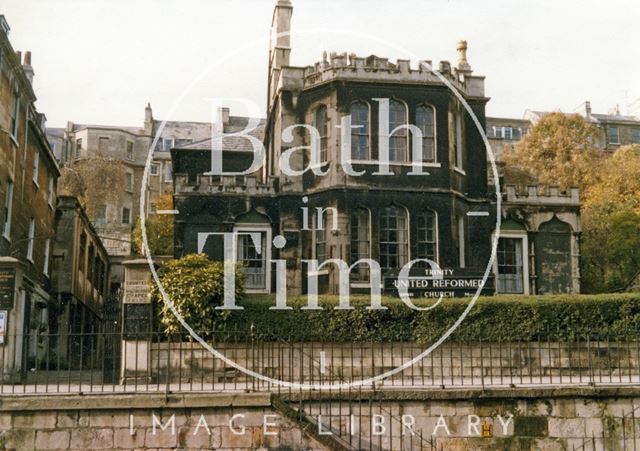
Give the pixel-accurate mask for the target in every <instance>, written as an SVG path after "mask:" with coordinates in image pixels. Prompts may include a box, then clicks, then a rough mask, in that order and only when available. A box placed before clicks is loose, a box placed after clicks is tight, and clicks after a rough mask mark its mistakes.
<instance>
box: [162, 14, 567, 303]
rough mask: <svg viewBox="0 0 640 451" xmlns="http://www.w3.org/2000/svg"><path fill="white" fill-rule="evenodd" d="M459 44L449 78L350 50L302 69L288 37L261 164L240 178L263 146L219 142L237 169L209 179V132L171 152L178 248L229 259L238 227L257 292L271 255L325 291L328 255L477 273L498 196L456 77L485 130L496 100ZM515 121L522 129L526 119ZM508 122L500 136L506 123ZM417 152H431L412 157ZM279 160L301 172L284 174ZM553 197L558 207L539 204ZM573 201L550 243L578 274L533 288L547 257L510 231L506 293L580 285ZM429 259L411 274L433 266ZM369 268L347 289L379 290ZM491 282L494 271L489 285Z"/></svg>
mask: <svg viewBox="0 0 640 451" xmlns="http://www.w3.org/2000/svg"><path fill="white" fill-rule="evenodd" d="M291 16H292V7H291V4H290V3H289V2H278V4H277V5H276V8H275V11H274V15H273V23H272V28H273V30H274V31H275V32H278V33H285V32H287V31H289V30H290V22H291ZM457 50H458V57H459V60H458V63H457V65H455V66H453V65H452V64H451V63H449V62H447V61H442V62H440V63H439V64H438V65H437V69H438V72H439V73H440V74H441V75H440V76H437V75H436V74H435V73H434V72H432V71H430V70H429V67H430V66H431V62H430V61H427V62H424V63H421V64H419V65H415V64H414V65H412V64H411V62H410V61H406V60H398V61H396V62H390V61H389V60H388V59H386V58H381V57H377V56H375V55H371V56H369V57H358V56H356V55H353V54H352V55H347V54H346V53H344V54H338V53H331V54H327V53H325V54H324V55H323V58H322V60H321V61H319V62H317V63H315V64H314V65H310V66H306V67H293V66H291V65H290V62H289V57H290V52H291V42H290V36H288V35H284V34H283V35H280V36H279V37H278V38H276V39H275V40H274V42H273V46H272V48H271V52H270V56H269V58H270V59H269V80H268V92H267V97H268V112H267V119H266V120H265V121H257V124H258V125H257V127H255V129H254V130H253V131H251V132H250V135H251V137H252V138H255V139H257V140H260V141H261V142H262V143H264V147H265V148H266V156H265V161H264V164H263V165H262V167H261V168H259V169H257V170H255V171H254V172H253V173H251V174H242V175H239V174H240V173H241V171H243V170H246V169H248V168H249V167H250V166H251V162H252V160H253V156H254V155H253V148H252V146H251V144H252V143H251V142H250V141H249V140H248V139H246V138H242V137H237V136H234V137H231V136H226V137H224V138H223V140H222V155H223V157H222V166H223V170H224V172H225V173H230V172H234V175H224V174H222V175H220V174H219V173H218V175H211V174H213V172H212V153H211V152H212V150H211V149H212V148H213V147H212V146H213V144H214V142H213V141H203V142H200V143H195V144H191V145H189V146H185V147H182V148H176V149H174V150H173V151H172V159H173V165H174V169H175V174H174V199H175V204H176V209H177V210H178V211H179V213H178V215H177V216H176V227H175V256H176V257H180V256H182V255H185V254H189V253H195V252H205V253H207V254H209V255H210V256H211V257H212V258H214V259H221V258H222V255H221V249H222V248H223V246H222V244H221V241H220V240H221V239H222V238H221V237H220V236H219V234H220V233H222V232H227V233H228V232H234V233H236V239H237V257H238V258H239V259H240V260H241V261H243V262H244V263H245V268H246V269H245V276H246V280H247V282H248V283H247V288H248V291H253V292H273V291H275V271H273V270H272V265H271V262H270V260H271V259H272V258H273V259H279V260H282V261H285V262H286V263H285V264H286V269H287V271H286V276H285V279H286V285H287V290H288V291H289V293H292V294H293V293H302V292H307V291H308V289H309V283H312V284H314V283H317V285H318V287H319V292H320V293H337V292H338V290H339V287H340V274H339V271H338V270H337V268H336V265H334V264H331V263H327V264H326V265H324V266H321V267H320V268H319V269H318V270H314V269H310V268H309V267H308V266H305V265H306V264H305V263H303V261H304V260H314V259H315V260H318V262H319V263H322V262H324V261H325V260H329V259H340V260H342V261H344V262H346V263H347V264H348V265H352V264H355V263H356V262H357V261H359V260H362V259H371V260H373V261H375V262H377V263H378V264H379V265H380V267H381V273H382V279H389V280H390V279H392V278H395V277H396V276H397V275H398V272H399V271H400V269H401V268H402V267H403V266H404V265H406V264H407V263H408V262H409V261H410V260H414V259H429V260H432V261H434V262H436V263H437V264H438V265H439V267H440V268H444V269H446V270H447V271H452V273H453V274H454V277H456V278H463V279H465V278H466V279H473V278H478V277H480V276H481V275H482V274H483V273H484V271H485V269H486V266H487V264H488V261H489V257H490V255H491V244H492V241H491V236H492V232H493V231H494V229H495V224H496V214H497V213H496V194H495V192H493V193H492V192H491V190H492V183H490V182H489V181H488V179H487V171H486V161H487V152H486V148H485V145H484V142H483V137H482V135H481V133H480V130H478V129H477V126H476V124H475V123H474V121H473V120H472V118H471V116H470V115H469V114H468V112H467V110H466V107H465V105H463V103H462V102H461V101H460V100H459V98H457V97H456V95H454V93H453V92H452V91H451V90H450V89H449V87H448V86H447V85H453V86H454V87H455V88H456V90H457V92H458V93H460V95H461V96H462V97H463V99H464V100H465V102H466V104H467V105H468V107H469V108H470V110H471V111H473V113H474V115H475V116H476V117H477V119H478V121H479V122H480V125H481V127H482V128H485V127H486V126H487V123H486V120H485V106H486V103H487V102H488V100H489V99H488V98H487V97H486V96H485V93H484V77H483V76H479V75H475V74H474V73H473V71H472V69H471V66H470V65H469V62H468V61H467V56H466V51H467V44H466V42H464V41H461V42H460V44H459V46H458V48H457ZM441 77H442V78H441ZM385 111H386V112H387V113H388V117H387V116H385V114H386V113H385ZM231 119H233V120H231ZM241 119H242V118H234V117H233V116H229V112H228V110H226V111H225V110H221V112H220V114H219V119H218V122H217V124H215V127H216V128H215V129H214V130H217V131H218V132H220V131H221V132H223V133H225V134H227V133H230V132H232V131H238V124H239V123H241V122H242V121H241ZM386 119H389V124H390V125H389V129H388V130H386V129H385V128H384V123H385V121H386ZM348 120H350V121H351V122H350V123H351V125H352V126H355V127H356V128H353V129H351V130H348V129H347V128H346V124H347V122H344V121H348ZM234 121H235V124H236V127H235V128H233V127H232V126H231V125H232V122H234ZM505 121H506V120H505ZM248 122H249V119H248V118H244V123H245V124H246V123H248ZM494 122H495V121H494ZM296 124H304V125H305V126H307V127H309V126H313V127H315V129H316V130H318V132H317V135H315V134H312V133H311V132H310V131H308V130H307V129H306V128H304V127H300V126H297V127H295V128H294V129H293V130H291V129H287V128H288V127H290V126H293V125H296ZM408 125H412V126H415V127H417V128H418V129H420V134H421V136H422V139H421V140H420V141H418V142H416V140H414V139H413V138H415V136H419V135H416V133H415V129H410V128H409V129H406V128H403V127H407V126H408ZM517 125H518V126H519V127H520V130H521V131H520V135H522V134H524V133H525V130H524V129H525V128H526V126H525V125H524V121H520V122H519V123H518V124H517ZM513 126H515V125H514V124H512V125H511V127H513ZM501 127H502V128H501V131H503V129H504V127H506V126H505V125H501ZM247 128H248V127H247ZM239 130H240V131H243V129H242V128H240V129H239ZM407 130H409V131H407ZM510 137H511V138H513V133H511V136H510ZM312 148H313V149H317V150H318V151H319V154H320V155H319V159H317V161H316V160H312V158H314V157H312V155H311V149H312ZM420 148H421V149H422V155H419V154H418V153H417V150H418V149H420ZM386 151H388V152H389V160H390V162H389V167H388V168H383V167H380V166H379V161H380V160H381V159H383V158H384V155H385V153H386ZM345 154H346V155H345ZM283 157H288V161H289V162H290V165H291V168H292V169H293V170H295V171H299V172H298V173H297V174H292V173H291V171H289V172H288V173H287V172H286V171H282V170H281V168H282V161H283V160H282V159H283ZM356 174H357V175H356ZM552 197H553V196H547V197H545V196H540V197H538V198H537V199H536V200H535V201H533V200H532V202H533V204H535V206H533V204H532V205H531V208H529V209H523V208H519V209H518V207H516V206H515V204H514V205H506V203H505V204H504V205H503V208H502V210H501V211H500V212H499V214H500V215H501V216H503V217H504V218H505V219H506V218H509V217H511V216H512V215H514V214H516V215H517V212H516V210H517V211H519V212H521V213H526V214H528V213H529V212H531V213H532V214H535V215H542V216H544V217H547V219H545V221H548V220H549V219H552V218H554V217H555V216H554V214H555V213H556V212H557V213H558V214H560V215H561V216H562V215H564V213H565V212H566V209H563V207H564V206H563V205H561V204H559V203H554V201H553V200H552ZM544 199H548V200H550V202H551V204H549V205H546V204H544V203H543V202H541V201H542V200H544ZM508 202H511V200H509V201H508ZM568 208H569V211H570V214H568V215H565V216H570V217H571V218H570V223H571V224H575V225H576V227H573V228H572V229H571V230H569V229H567V228H566V227H565V225H567V224H568V223H567V222H566V218H565V219H558V220H559V221H561V222H562V223H563V224H562V225H561V226H559V227H556V229H557V232H558V234H560V232H562V234H563V236H562V237H560V236H558V240H557V241H556V242H554V243H557V244H558V245H561V246H563V249H564V248H565V247H566V248H569V249H570V250H571V252H569V253H567V252H565V253H563V254H562V258H563V259H564V260H563V261H561V262H559V264H558V265H556V269H557V270H558V271H561V272H562V273H561V274H559V275H558V276H559V277H561V278H563V280H564V279H566V278H568V279H569V283H565V282H563V283H562V284H555V285H554V284H553V283H551V284H549V285H548V286H547V285H545V284H544V283H536V280H535V279H536V277H538V276H537V273H536V271H534V268H535V267H541V268H542V266H541V265H542V263H540V262H538V261H537V260H535V259H536V258H537V257H536V256H537V255H539V254H538V253H537V252H536V251H535V249H533V248H532V249H528V246H529V243H528V242H525V240H523V238H522V236H518V237H516V236H509V237H506V238H505V239H504V240H501V244H500V246H501V248H500V252H501V253H499V256H500V257H501V258H502V261H498V263H497V265H496V266H495V268H494V272H496V273H497V275H499V274H498V273H499V272H500V271H502V272H503V273H505V277H503V278H502V282H504V283H502V284H501V285H500V286H501V287H502V288H503V289H499V290H498V291H501V292H509V293H522V294H528V293H536V292H538V287H541V288H542V287H544V289H543V290H540V292H550V291H551V292H578V291H579V277H578V276H577V275H576V274H575V271H577V266H576V261H574V260H572V256H575V257H576V258H577V256H578V255H579V253H578V252H577V249H574V246H577V240H573V238H574V235H572V233H574V234H577V233H579V225H578V222H579V220H578V215H579V209H578V205H577V203H574V202H573V200H571V201H570V202H569V206H568ZM514 212H516V213H514ZM549 213H550V216H549ZM545 215H546V216H545ZM542 216H540V217H542ZM562 217H563V218H564V216H562ZM520 219H521V220H524V218H520ZM531 220H532V221H534V222H535V221H537V219H533V218H532V219H531ZM543 222H544V221H543ZM545 227H546V226H545ZM543 229H544V228H543ZM560 229H562V230H560ZM536 230H537V229H531V232H532V233H533V232H535V231H536ZM247 233H254V234H255V235H256V236H258V237H259V238H260V241H261V243H260V244H259V245H258V244H256V243H255V242H249V238H248V237H247V236H246V235H247ZM243 234H244V235H245V236H242V235H243ZM277 236H282V237H284V239H285V240H286V243H285V244H284V246H282V247H276V246H272V245H271V242H272V238H274V237H277ZM252 239H253V238H252ZM572 240H573V241H572ZM540 243H542V241H540ZM531 245H532V246H535V245H536V243H532V244H531ZM563 252H564V251H563ZM540 255H542V253H540ZM420 264H422V265H425V264H426V263H424V262H421V263H420ZM420 264H418V265H416V267H415V268H413V269H414V271H413V272H412V275H420V274H423V275H424V266H423V267H422V268H423V269H418V267H417V266H420ZM529 266H531V270H529V269H528V267H529ZM572 271H573V272H572ZM371 274H372V271H371V270H370V268H369V267H368V265H367V264H366V263H360V264H359V265H358V266H357V267H354V268H351V272H350V276H349V277H350V280H349V284H348V285H349V289H350V290H351V291H352V292H366V291H369V290H370V289H372V286H373V285H375V284H374V282H372V278H371ZM540 274H544V276H545V277H546V275H547V273H546V272H541V273H540ZM310 277H311V278H313V281H312V282H309V278H310ZM530 278H531V279H532V280H530ZM498 281H500V279H499V280H498ZM383 284H386V282H383ZM548 287H551V288H550V289H549V288H548ZM495 288H496V287H494V284H493V282H492V279H491V278H490V280H489V282H488V284H487V286H486V292H491V293H492V292H494V291H495Z"/></svg>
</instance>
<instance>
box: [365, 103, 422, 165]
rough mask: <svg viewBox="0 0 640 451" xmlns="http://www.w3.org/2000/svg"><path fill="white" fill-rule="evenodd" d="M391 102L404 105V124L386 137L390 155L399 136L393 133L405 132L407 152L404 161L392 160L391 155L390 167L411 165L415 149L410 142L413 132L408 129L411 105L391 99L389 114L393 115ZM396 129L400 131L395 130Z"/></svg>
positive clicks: (405, 148)
mask: <svg viewBox="0 0 640 451" xmlns="http://www.w3.org/2000/svg"><path fill="white" fill-rule="evenodd" d="M374 100H375V99H374ZM391 102H397V103H400V104H402V105H403V106H404V123H402V124H399V125H396V126H395V127H394V129H393V130H389V136H387V137H386V138H387V140H388V142H389V154H391V140H392V139H393V138H394V137H396V138H397V136H396V135H395V134H394V133H393V132H394V131H395V132H396V133H398V132H403V131H404V132H405V133H406V134H405V136H404V150H405V153H404V159H402V160H392V159H391V155H389V165H398V164H400V165H402V164H406V163H411V159H412V157H413V149H411V146H410V142H411V137H412V134H413V132H412V131H411V129H409V128H408V125H409V105H407V102H405V101H404V100H402V99H398V98H395V97H391V98H390V99H389V114H391ZM378 108H380V104H379V103H378ZM387 120H388V121H389V128H391V127H392V125H391V121H390V118H387ZM378 126H380V124H378ZM396 128H397V129H398V130H395V129H396ZM379 151H380V150H379V149H378V152H379ZM423 155H424V154H423ZM378 160H380V157H379V156H378ZM421 163H422V162H421Z"/></svg>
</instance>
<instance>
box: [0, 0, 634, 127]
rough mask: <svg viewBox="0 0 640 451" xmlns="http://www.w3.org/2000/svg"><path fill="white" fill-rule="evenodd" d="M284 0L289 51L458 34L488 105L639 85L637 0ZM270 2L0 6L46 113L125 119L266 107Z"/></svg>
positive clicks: (363, 47)
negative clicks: (231, 106) (222, 103)
mask: <svg viewBox="0 0 640 451" xmlns="http://www.w3.org/2000/svg"><path fill="white" fill-rule="evenodd" d="M292 1H293V4H294V13H293V32H294V33H296V32H299V33H300V34H297V35H294V36H292V49H293V50H292V63H293V64H295V65H307V64H312V63H313V62H315V61H318V60H320V59H321V57H322V51H323V50H325V49H326V50H327V51H333V50H335V51H340V52H342V51H346V52H349V53H351V52H355V53H357V54H358V55H361V56H366V55H369V54H372V53H373V54H377V55H379V56H385V57H389V58H390V59H391V60H395V59H396V58H402V59H406V58H411V59H414V60H415V59H416V57H419V58H421V59H427V60H432V61H433V62H434V66H435V67H437V62H438V61H440V60H450V61H452V62H455V61H456V51H455V46H456V42H457V41H458V40H460V39H466V40H467V41H468V42H469V52H468V59H469V62H470V64H471V65H472V67H473V69H474V72H475V73H476V74H482V75H485V76H486V84H485V86H486V94H487V95H488V96H489V97H491V101H490V102H489V104H488V110H487V112H488V114H489V115H492V116H500V117H522V114H523V112H524V110H525V109H536V110H555V109H558V108H559V109H562V110H563V111H573V110H574V109H575V108H576V107H577V106H578V105H580V104H581V103H582V102H583V101H585V100H590V101H591V103H592V107H593V110H594V112H607V111H608V110H609V109H610V108H611V107H612V106H614V105H615V104H619V105H620V108H621V110H622V112H623V113H624V111H625V104H626V102H627V100H628V101H632V100H634V99H636V98H638V97H640V82H639V80H640V58H638V43H639V42H640V27H639V26H638V19H639V18H640V2H638V1H637V0H627V1H609V2H604V1H601V0H598V1H577V0H575V1H573V0H572V1H556V0H554V1H551V0H542V1H535V2H534V1H530V0H527V1H514V0H498V1H493V0H491V1H483V2H480V1H477V0H475V1H474V0H448V1H446V0H394V1H391V0H385V1H380V0H350V1H345V0H323V1H320V0H292ZM274 4H275V0H215V1H214V0H0V14H4V15H5V16H6V18H7V21H8V23H9V25H10V27H11V33H10V35H9V38H10V40H11V43H12V45H13V47H14V49H16V50H23V51H24V50H31V51H32V53H33V66H34V69H35V73H36V76H35V81H34V84H35V92H36V95H37V97H38V109H39V110H40V111H42V112H44V113H45V114H46V115H47V118H48V125H49V126H62V125H64V124H65V123H66V121H67V120H72V121H75V122H80V123H94V124H114V125H118V124H119V125H134V126H135V125H141V124H142V121H143V118H144V106H145V104H146V103H147V102H151V105H152V106H153V111H154V116H155V117H156V118H163V119H167V118H168V119H173V120H197V121H207V120H210V118H211V113H210V110H211V106H210V105H211V102H210V100H209V99H211V98H216V97H237V98H248V99H251V100H253V101H255V102H257V103H258V104H259V105H260V106H261V108H263V109H264V104H265V97H266V70H267V51H268V41H267V38H268V33H269V28H270V24H271V14H272V10H273V5H274ZM318 29H325V30H329V31H325V32H319V31H312V30H318ZM358 35H360V36H358ZM362 35H370V36H372V37H371V38H369V37H363V36H362ZM385 43H387V44H385ZM405 50H406V51H405ZM407 51H408V53H407ZM199 75H201V79H200V80H199V81H196V82H195V83H194V80H195V79H196V77H197V76H199ZM192 83H194V84H193V86H192V87H191V89H189V90H188V92H185V90H186V89H187V88H188V87H189V85H190V84H192ZM183 94H184V96H183ZM181 96H182V100H181V101H180V102H178V100H179V99H180V98H181ZM176 102H178V105H177V107H176V108H172V107H173V106H174V105H175V104H176ZM232 114H233V112H232Z"/></svg>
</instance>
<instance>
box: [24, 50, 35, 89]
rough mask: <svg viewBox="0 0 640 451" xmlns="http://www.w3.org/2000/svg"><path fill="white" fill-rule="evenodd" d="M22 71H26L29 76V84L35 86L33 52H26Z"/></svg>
mask: <svg viewBox="0 0 640 451" xmlns="http://www.w3.org/2000/svg"><path fill="white" fill-rule="evenodd" d="M22 70H24V73H25V75H26V76H27V79H28V80H29V83H30V84H33V76H34V72H33V67H32V66H31V52H30V51H28V50H27V51H26V52H24V61H23V63H22Z"/></svg>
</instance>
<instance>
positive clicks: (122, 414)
mask: <svg viewBox="0 0 640 451" xmlns="http://www.w3.org/2000/svg"><path fill="white" fill-rule="evenodd" d="M276 401H277V402H276ZM278 403H288V404H287V405H288V406H291V407H293V408H298V407H299V406H300V405H302V406H304V410H305V412H306V413H307V414H308V415H311V416H314V415H315V416H316V419H317V418H318V417H317V415H318V414H320V415H322V422H323V430H324V431H325V432H326V431H328V430H332V431H334V432H335V434H336V435H339V434H342V435H341V437H342V439H345V438H347V436H348V434H349V433H348V430H349V423H350V421H353V423H354V424H357V426H356V428H357V429H356V434H357V436H358V437H360V439H361V440H362V441H363V442H364V443H367V441H368V440H371V429H369V428H368V427H367V426H366V424H367V421H370V419H371V418H370V417H371V415H372V414H380V415H382V416H385V417H386V425H387V429H386V431H385V433H384V434H382V435H381V436H376V437H375V438H374V439H373V440H371V442H372V444H373V446H372V449H398V448H397V445H396V444H397V443H399V442H398V438H399V436H400V435H401V434H403V429H402V428H401V427H398V425H399V424H400V423H398V421H399V420H398V419H399V418H402V416H403V415H404V416H411V417H413V419H414V422H415V426H414V427H415V428H416V429H415V430H416V431H417V430H421V431H422V432H423V434H424V436H425V437H427V436H428V437H430V438H432V439H434V440H435V441H436V443H437V444H438V446H442V447H444V449H447V450H464V449H478V450H490V449H518V450H529V449H531V450H533V449H545V450H549V451H554V450H566V449H573V448H572V447H575V448H576V449H593V448H592V447H591V443H592V442H591V437H594V439H593V441H594V443H595V444H596V447H595V449H606V450H613V451H616V450H623V449H633V446H634V444H635V445H636V446H640V424H637V423H638V421H639V420H638V419H635V416H632V414H631V412H632V411H634V409H637V408H638V407H639V406H640V388H638V387H610V388H599V389H595V388H585V387H583V388H556V389H524V388H523V389H501V390H432V391H427V390H423V391H392V390H388V391H385V392H371V391H341V392H333V393H328V392H320V393H318V392H290V393H284V392H283V393H281V394H280V395H278V396H277V397H276V396H275V395H271V394H269V393H237V394H185V395H172V394H166V395H157V394H138V395H113V394H108V395H106V394H105V395H89V396H82V395H74V396H67V395H45V394H41V395H38V396H5V397H3V398H2V400H1V403H0V431H1V432H0V449H19V450H23V449H29V450H31V449H36V450H43V449H62V450H71V449H76V450H87V449H123V450H127V449H140V450H151V449H153V450H160V449H176V448H177V449H222V450H231V449H235V450H243V449H247V450H249V449H259V450H269V449H274V450H275V449H287V450H325V449H340V448H339V447H330V446H327V445H322V444H320V442H319V441H316V440H315V439H314V436H315V438H318V437H317V431H314V430H312V429H310V428H309V427H308V426H304V425H302V424H300V423H299V422H296V421H292V420H291V419H289V418H287V417H289V415H288V414H287V413H286V412H285V411H286V410H287V409H282V408H278V407H277V405H278ZM356 405H359V406H360V410H357V409H355V406H356ZM349 406H351V408H352V409H351V410H350V411H349V410H348V407H349ZM347 412H350V414H352V415H355V416H356V419H355V420H350V419H349V418H348V416H347ZM636 413H637V412H636ZM237 414H242V415H243V416H242V417H236V423H235V426H237V427H238V428H239V427H244V428H245V433H243V434H242V435H236V434H233V431H232V430H231V428H230V425H229V421H230V420H231V419H232V418H233V416H234V415H237ZM271 415H272V416H271ZM498 415H500V417H498ZM392 417H393V418H392ZM476 417H477V418H476ZM623 417H626V418H627V421H626V423H623V421H622V418H623ZM154 418H155V419H156V420H155V421H156V427H155V429H156V430H155V433H154V430H153V429H154V427H153V424H154ZM171 418H173V421H172V420H171ZM201 418H204V420H201ZM394 418H395V420H394ZM631 418H633V421H630V420H629V419H631ZM470 419H471V421H472V422H475V421H476V419H477V420H478V421H479V425H480V426H481V425H490V426H489V429H490V433H488V434H487V436H486V437H482V436H480V435H478V434H476V433H475V431H474V430H473V428H472V429H469V421H470ZM132 421H133V425H132V423H131V422H132ZM201 421H203V422H204V423H200V422H201ZM394 421H395V422H394ZM265 422H266V423H269V424H270V423H275V425H274V426H271V425H269V424H268V425H267V426H266V429H265ZM439 422H440V424H441V426H440V427H437V425H438V424H439ZM199 423H200V427H198V424H199ZM205 423H206V427H205V426H204V424H205ZM442 424H446V428H445V427H444V426H442ZM392 425H393V426H392ZM163 427H164V430H162V428H163ZM207 428H209V432H210V433H208V432H207ZM265 431H267V432H273V433H275V435H268V434H265ZM434 431H435V433H434ZM194 432H196V433H195V434H194ZM408 433H409V432H408V431H406V430H404V434H405V435H406V434H408ZM633 440H635V443H634V442H633ZM404 443H409V441H408V440H406V437H405V442H404ZM414 443H415V442H414ZM585 443H586V444H587V445H586V447H585V448H582V447H583V446H585ZM416 446H417V445H416ZM367 449H368V445H367ZM405 449H406V448H405ZM414 449H419V448H418V447H414ZM427 449H428V448H427Z"/></svg>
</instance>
